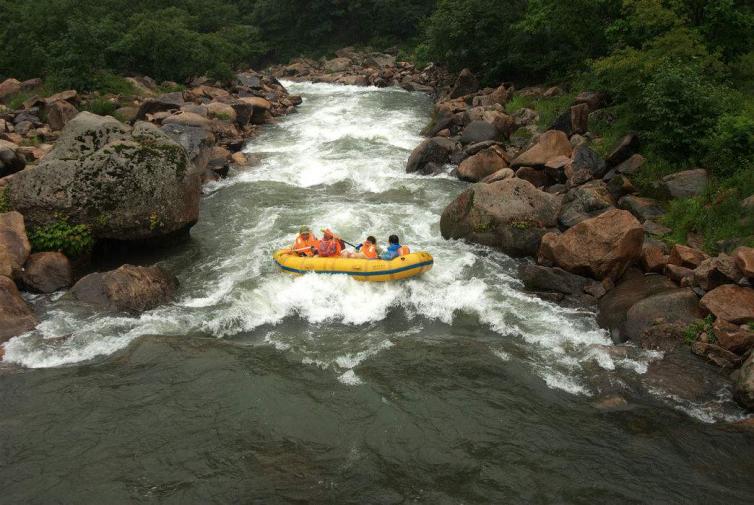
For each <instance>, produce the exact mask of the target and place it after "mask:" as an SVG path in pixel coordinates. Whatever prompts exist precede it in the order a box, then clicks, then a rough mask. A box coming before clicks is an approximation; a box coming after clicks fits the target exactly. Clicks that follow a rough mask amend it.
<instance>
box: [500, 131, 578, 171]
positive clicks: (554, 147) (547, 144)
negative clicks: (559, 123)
mask: <svg viewBox="0 0 754 505" xmlns="http://www.w3.org/2000/svg"><path fill="white" fill-rule="evenodd" d="M571 152H572V149H571V143H570V142H569V141H568V137H567V136H566V134H565V133H563V132H562V131H558V130H550V131H547V132H545V133H543V134H542V135H540V136H539V141H538V142H537V143H536V144H534V146H532V147H531V148H530V149H529V150H527V151H526V152H524V153H522V154H521V155H520V156H518V157H517V158H516V159H514V160H513V162H512V163H511V167H512V168H518V167H523V166H527V167H535V168H537V167H541V168H544V166H545V165H546V164H547V162H548V161H550V160H551V159H553V158H556V157H558V156H569V157H570V156H571Z"/></svg>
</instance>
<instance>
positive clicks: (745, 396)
mask: <svg viewBox="0 0 754 505" xmlns="http://www.w3.org/2000/svg"><path fill="white" fill-rule="evenodd" d="M733 398H735V399H736V401H737V402H738V403H739V404H741V406H742V407H744V408H746V409H749V410H754V354H752V355H750V356H749V358H748V359H747V360H746V361H745V362H744V364H743V365H742V366H741V368H740V369H739V371H738V378H737V380H736V383H735V385H734V388H733Z"/></svg>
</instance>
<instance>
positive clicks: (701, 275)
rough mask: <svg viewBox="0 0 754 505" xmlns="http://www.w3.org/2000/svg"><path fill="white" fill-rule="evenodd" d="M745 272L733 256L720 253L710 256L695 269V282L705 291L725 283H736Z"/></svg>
mask: <svg viewBox="0 0 754 505" xmlns="http://www.w3.org/2000/svg"><path fill="white" fill-rule="evenodd" d="M741 277H743V274H742V273H741V270H739V269H738V267H737V266H736V262H735V260H734V259H733V257H731V256H728V255H727V254H720V255H719V256H716V257H714V258H708V259H706V260H704V261H702V263H701V264H700V265H699V266H698V267H696V269H694V284H696V285H697V286H699V287H700V288H702V289H703V290H705V291H711V290H713V289H715V288H716V287H718V286H721V285H723V284H735V283H736V282H738V281H739V280H740V279H741Z"/></svg>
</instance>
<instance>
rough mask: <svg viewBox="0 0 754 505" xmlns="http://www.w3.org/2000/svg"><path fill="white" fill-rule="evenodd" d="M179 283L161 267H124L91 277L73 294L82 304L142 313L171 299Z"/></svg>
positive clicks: (80, 281) (86, 278) (85, 279)
mask: <svg viewBox="0 0 754 505" xmlns="http://www.w3.org/2000/svg"><path fill="white" fill-rule="evenodd" d="M177 287H178V280H177V279H176V278H175V276H173V275H170V274H169V273H167V272H166V271H165V270H163V269H162V268H160V267H139V266H134V265H123V266H121V267H120V268H118V269H117V270H111V271H109V272H102V273H100V272H97V273H93V274H89V275H87V276H85V277H83V278H82V279H81V280H79V281H78V282H77V283H76V284H75V285H74V286H73V288H72V289H71V291H70V293H71V295H73V297H74V298H76V299H77V300H79V301H82V302H84V303H88V304H91V305H95V306H98V307H101V308H105V309H109V310H118V311H127V312H143V311H145V310H150V309H153V308H155V307H157V306H159V305H162V304H164V303H167V302H169V301H170V300H172V298H173V295H174V294H175V290H176V288H177Z"/></svg>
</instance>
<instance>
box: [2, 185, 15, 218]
mask: <svg viewBox="0 0 754 505" xmlns="http://www.w3.org/2000/svg"><path fill="white" fill-rule="evenodd" d="M11 210H13V209H12V208H11V206H10V202H9V201H8V187H7V186H4V187H3V188H2V189H0V214H2V213H3V212H10V211H11Z"/></svg>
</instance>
